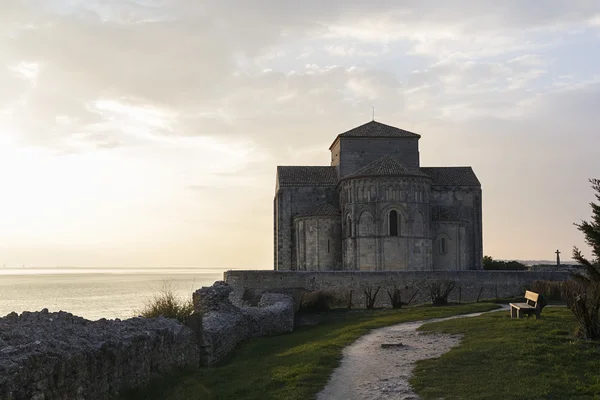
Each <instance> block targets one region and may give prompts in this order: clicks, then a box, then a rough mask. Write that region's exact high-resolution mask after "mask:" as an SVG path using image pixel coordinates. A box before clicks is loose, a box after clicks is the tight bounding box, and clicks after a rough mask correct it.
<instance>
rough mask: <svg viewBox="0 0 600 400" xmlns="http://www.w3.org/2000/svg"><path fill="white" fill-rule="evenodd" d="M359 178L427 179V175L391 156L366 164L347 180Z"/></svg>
mask: <svg viewBox="0 0 600 400" xmlns="http://www.w3.org/2000/svg"><path fill="white" fill-rule="evenodd" d="M361 176H420V177H424V178H429V175H427V174H425V173H423V172H421V171H420V170H419V169H418V168H410V167H407V166H406V165H404V164H402V163H401V162H400V161H398V160H397V159H396V158H394V157H392V156H389V155H388V156H383V157H381V158H378V159H377V160H375V161H373V162H372V163H370V164H367V165H366V166H365V167H363V168H361V169H359V170H358V171H356V172H355V173H353V174H352V175H349V176H347V178H357V177H361Z"/></svg>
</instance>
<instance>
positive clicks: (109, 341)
mask: <svg viewBox="0 0 600 400" xmlns="http://www.w3.org/2000/svg"><path fill="white" fill-rule="evenodd" d="M198 365H199V351H198V346H197V344H196V338H195V335H194V332H193V331H192V330H191V329H189V328H187V327H185V326H183V325H181V324H180V323H179V322H177V321H176V320H173V319H167V318H152V319H145V318H132V319H128V320H123V321H120V320H104V319H102V320H99V321H88V320H86V319H84V318H80V317H77V316H74V315H72V314H69V313H66V312H58V313H50V312H48V310H46V309H44V310H42V311H41V312H24V313H22V314H21V315H17V314H16V313H11V314H9V315H7V316H6V317H4V318H0V399H8V400H18V399H38V400H42V399H43V400H50V399H61V400H62V399H65V400H66V399H69V400H71V399H73V400H79V399H87V400H89V399H109V398H112V397H114V396H115V395H116V394H118V393H119V392H120V391H121V390H122V389H126V388H133V387H140V386H143V385H145V384H147V383H148V381H149V380H150V378H151V377H153V376H156V375H161V374H165V373H168V372H171V371H173V370H176V369H179V368H186V367H197V366H198Z"/></svg>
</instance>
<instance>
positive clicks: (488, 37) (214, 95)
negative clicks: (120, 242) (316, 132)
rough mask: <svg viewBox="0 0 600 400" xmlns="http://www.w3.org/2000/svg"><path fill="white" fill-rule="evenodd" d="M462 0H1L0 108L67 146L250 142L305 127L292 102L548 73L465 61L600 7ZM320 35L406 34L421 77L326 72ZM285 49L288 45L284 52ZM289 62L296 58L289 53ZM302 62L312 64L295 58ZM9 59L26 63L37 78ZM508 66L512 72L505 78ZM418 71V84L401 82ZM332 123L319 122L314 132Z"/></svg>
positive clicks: (383, 104) (524, 43)
mask: <svg viewBox="0 0 600 400" xmlns="http://www.w3.org/2000/svg"><path fill="white" fill-rule="evenodd" d="M484 3H485V4H484ZM461 4H462V5H461V7H460V8H458V7H455V6H452V7H451V6H449V5H446V4H445V3H440V4H439V5H438V6H436V7H430V6H426V5H425V4H423V3H422V2H416V1H409V2H402V3H401V4H400V3H398V2H395V1H383V2H378V3H377V4H368V3H364V2H359V1H350V2H342V1H332V2H327V3H320V2H316V1H308V2H303V3H302V4H298V3H296V2H289V1H255V2H241V3H240V2H233V1H219V2H217V1H214V2H213V1H211V2H202V3H198V2H188V1H182V0H179V1H176V0H164V1H160V2H159V1H155V2H146V3H144V4H142V3H141V2H134V1H128V2H117V1H103V2H72V3H71V4H70V5H65V3H62V2H59V1H49V2H44V3H41V2H39V1H29V2H21V1H12V0H11V1H8V2H3V4H2V6H0V7H1V11H2V12H0V15H2V17H0V18H1V22H2V23H1V24H0V26H3V27H5V28H4V37H3V38H2V39H1V42H0V48H1V49H2V50H0V60H4V63H5V64H6V65H10V66H11V68H6V69H5V70H3V71H2V72H0V84H2V87H3V89H4V88H7V90H3V93H2V95H1V96H0V107H3V108H4V109H5V112H6V110H7V109H8V110H9V112H10V114H11V118H10V123H11V125H12V126H13V129H14V130H17V131H18V132H19V134H20V137H21V138H22V139H23V140H25V141H30V142H33V143H36V144H42V145H48V146H52V145H54V146H65V145H68V144H67V142H69V140H70V137H71V136H76V137H79V138H85V137H90V138H92V137H95V136H94V135H95V134H97V133H98V132H99V131H100V132H101V133H102V134H104V135H109V132H110V135H112V136H113V138H112V139H111V143H113V144H114V145H117V144H125V143H128V141H130V140H131V139H130V138H128V137H129V136H131V132H130V131H131V129H129V128H127V127H131V126H132V125H136V126H137V128H136V129H137V130H138V131H140V130H143V129H146V128H147V129H148V132H149V134H157V135H160V134H167V135H181V136H189V135H216V134H221V135H227V134H229V133H231V132H238V133H244V132H247V131H248V130H249V128H252V129H253V130H255V129H258V130H259V131H263V132H265V133H264V135H263V134H258V135H257V137H256V139H257V141H259V142H261V141H270V140H271V139H272V134H271V133H270V128H269V125H271V124H272V123H274V122H276V123H278V124H281V123H285V122H284V121H280V120H279V119H278V118H277V117H276V116H277V115H281V114H286V115H290V114H291V115H290V117H289V119H288V121H289V123H290V124H298V123H299V124H304V123H306V122H297V121H295V119H296V118H299V116H295V115H294V114H297V112H295V110H298V109H302V108H299V107H306V108H303V110H304V111H303V114H304V115H305V116H306V115H311V116H313V118H314V119H313V121H314V122H313V123H315V124H316V123H317V122H319V123H320V122H322V121H321V120H322V119H324V118H321V117H319V116H321V115H328V116H329V118H330V119H340V118H342V116H343V115H346V114H347V113H349V112H355V110H356V108H360V109H365V110H366V111H364V112H363V113H362V114H361V115H368V114H369V112H368V110H369V108H370V106H368V105H367V103H373V102H374V101H375V100H377V103H379V104H378V105H377V108H378V109H379V110H380V111H384V110H386V108H387V109H388V110H390V112H391V115H392V116H393V115H395V114H397V113H398V111H400V110H402V109H403V107H404V106H403V103H404V102H403V96H402V95H399V94H398V91H399V88H400V87H401V86H404V89H405V90H408V91H409V92H408V93H411V92H410V91H411V90H417V89H418V88H419V87H420V88H422V89H421V92H423V93H424V89H425V88H427V89H428V94H427V95H425V94H423V93H422V97H421V98H417V99H413V101H412V103H413V104H416V103H422V104H424V105H425V104H429V99H431V98H433V97H435V96H437V95H439V93H445V94H450V93H452V94H453V95H452V96H450V97H449V98H442V99H439V101H440V102H444V101H445V103H446V104H442V105H439V106H435V108H436V109H437V110H440V112H441V113H442V115H443V114H444V112H443V110H444V109H447V108H448V107H449V106H450V104H448V103H449V102H451V103H452V105H456V104H464V105H468V104H469V102H463V101H461V100H460V99H456V98H455V97H460V93H458V92H460V91H461V90H462V88H464V85H465V82H466V81H468V82H469V83H468V85H469V88H470V89H471V90H475V89H476V87H477V86H479V87H481V88H482V90H483V89H487V88H489V87H491V85H492V84H493V83H494V82H496V81H499V80H502V79H504V81H503V82H502V85H505V89H507V88H508V89H514V90H516V89H519V88H522V87H524V86H526V85H527V84H528V83H529V82H531V81H532V80H535V79H537V78H538V77H540V76H541V75H543V74H544V69H543V67H539V65H538V67H539V68H534V67H535V66H534V65H530V68H529V69H528V70H526V71H525V70H522V69H523V66H521V69H519V68H516V67H514V66H510V67H509V66H508V65H507V64H506V63H502V62H499V63H494V62H482V61H479V60H473V58H474V57H492V56H498V55H501V54H504V53H508V52H510V53H511V54H512V53H518V52H525V51H527V52H529V53H530V50H533V49H539V48H541V47H543V46H546V45H548V44H549V43H553V42H554V41H555V40H556V37H557V36H559V34H560V32H562V31H557V29H559V28H560V27H570V26H573V25H574V24H578V23H580V22H581V21H588V20H589V15H595V14H594V13H597V12H599V11H600V10H599V6H597V5H596V4H595V3H594V2H586V1H582V2H578V3H577V4H576V6H577V7H576V6H575V4H571V3H570V4H569V6H568V7H567V6H566V5H565V3H564V2H559V1H552V2H545V3H544V7H541V8H539V7H537V6H534V5H530V3H527V4H523V3H522V2H502V3H489V2H477V1H468V2H463V3H461ZM552 32H559V33H556V34H553V33H552ZM317 41H320V42H321V43H325V45H324V46H322V47H321V48H324V49H325V52H326V53H329V55H330V56H334V57H338V56H341V55H343V56H344V57H348V56H350V57H362V58H365V57H367V58H373V57H376V58H377V57H383V56H386V54H389V52H390V48H389V47H386V44H387V43H390V42H399V41H402V42H405V43H407V44H408V46H409V49H412V50H411V51H412V52H413V53H414V54H420V55H425V56H427V57H432V58H433V60H432V62H431V63H430V65H425V66H424V67H425V68H424V69H420V74H421V75H423V74H425V75H427V74H429V75H430V77H429V78H424V77H417V76H416V75H413V76H410V77H408V84H406V82H404V81H405V79H403V77H402V76H397V75H396V74H394V73H393V72H392V71H391V70H389V69H380V68H377V67H375V66H373V65H353V64H347V63H342V64H341V65H339V67H338V69H335V68H330V69H331V70H330V71H327V70H326V69H325V67H324V65H327V64H326V62H325V63H323V62H320V61H319V60H318V59H315V58H314V57H316V56H317V55H315V54H312V53H311V51H310V50H308V49H310V48H312V46H311V45H310V43H313V42H317ZM328 43H329V44H328ZM361 43H365V44H364V45H363V44H361ZM369 43H377V44H376V45H375V46H374V47H373V45H369ZM295 48H298V53H297V54H294V53H293V52H289V49H295ZM519 56H520V55H518V54H517V55H516V57H514V58H517V57H519ZM296 58H300V59H299V60H297V61H298V62H301V63H298V62H295V63H294V62H292V61H291V60H292V59H293V60H296ZM304 60H306V61H304ZM302 61H304V62H302ZM471 61H475V62H471ZM530 61H531V60H530ZM307 62H308V63H309V64H316V65H318V67H317V69H316V70H311V69H310V68H301V66H302V67H303V66H304V64H307ZM444 62H445V64H444ZM515 62H516V61H513V63H515ZM538 62H541V63H543V61H540V60H538ZM277 63H284V64H285V63H287V64H288V65H287V68H286V70H284V71H281V72H283V74H280V75H276V73H273V74H271V75H269V74H268V73H262V72H261V71H263V70H265V69H267V70H268V69H271V71H273V69H272V68H273V67H272V66H269V64H277ZM291 64H293V65H291ZM521 64H522V63H521ZM15 65H17V66H18V65H20V66H27V65H29V66H31V65H35V66H36V68H37V70H36V79H35V84H33V83H32V82H31V79H30V78H27V76H23V74H22V73H21V74H19V73H18V72H16V71H15V68H14V66H15ZM265 65H266V66H265ZM353 66H355V67H358V68H356V69H355V70H352V67H353ZM494 68H496V69H494ZM275 70H277V71H279V70H281V68H276V69H275ZM292 70H293V71H295V72H294V73H293V74H292V73H290V71H292ZM509 70H510V71H511V72H515V73H516V74H517V75H516V76H514V77H512V78H510V79H508V78H505V76H504V75H505V74H506V72H507V71H509ZM352 71H353V72H352ZM240 73H241V75H240ZM486 74H487V76H486ZM503 74H504V75H503ZM394 75H396V76H394ZM417 75H418V74H417ZM419 80H421V81H422V84H421V85H417V86H415V85H411V81H414V82H416V81H419ZM484 80H488V81H484ZM458 89H461V90H458ZM495 89H498V88H495ZM413 95H414V92H413ZM102 101H116V102H119V103H120V104H123V105H124V106H125V107H130V108H129V109H128V110H130V111H131V110H133V108H135V107H142V108H143V107H146V106H149V107H151V108H153V109H154V110H156V112H157V113H159V114H161V115H170V116H172V117H170V118H168V120H165V122H164V124H163V126H160V127H156V126H146V125H144V124H141V125H140V124H139V117H137V116H136V115H135V112H133V111H132V114H128V113H120V114H119V116H116V115H115V113H114V112H107V111H106V110H104V111H102V110H98V109H97V107H96V105H97V104H98V102H102ZM332 103H339V104H338V105H333V104H332ZM132 107H133V108H132ZM428 107H429V108H432V106H431V104H429V105H428ZM392 110H394V111H392ZM31 115H35V116H36V118H34V119H32V118H31V117H30V116H31ZM260 115H264V116H265V117H264V119H263V120H262V122H258V121H259V119H260V118H259V117H258V116H260ZM382 115H383V114H382ZM57 119H58V120H57ZM357 120H358V118H357ZM60 121H62V122H60ZM65 121H68V123H65ZM150 125H152V124H150ZM264 125H268V126H267V127H266V129H265V127H264ZM340 125H342V124H333V123H329V124H327V123H325V125H324V128H329V127H333V126H340ZM278 129H279V131H281V127H279V128H278ZM293 130H294V131H295V129H293ZM92 142H94V140H92Z"/></svg>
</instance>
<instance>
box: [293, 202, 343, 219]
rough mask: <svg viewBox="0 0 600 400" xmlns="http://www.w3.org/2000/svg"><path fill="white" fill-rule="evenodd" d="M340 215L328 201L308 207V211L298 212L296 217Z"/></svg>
mask: <svg viewBox="0 0 600 400" xmlns="http://www.w3.org/2000/svg"><path fill="white" fill-rule="evenodd" d="M339 215H340V210H338V209H337V208H335V207H334V206H332V205H331V204H329V203H321V204H318V205H317V206H316V207H314V208H312V209H310V210H309V211H308V212H304V213H300V214H298V215H296V217H330V216H333V217H337V216H339Z"/></svg>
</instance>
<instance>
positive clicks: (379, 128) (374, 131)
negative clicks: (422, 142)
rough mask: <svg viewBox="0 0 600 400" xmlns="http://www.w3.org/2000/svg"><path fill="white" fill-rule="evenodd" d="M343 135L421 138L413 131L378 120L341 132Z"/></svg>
mask: <svg viewBox="0 0 600 400" xmlns="http://www.w3.org/2000/svg"><path fill="white" fill-rule="evenodd" d="M339 136H341V137H412V138H420V137H421V135H418V134H416V133H413V132H409V131H405V130H404V129H400V128H396V127H393V126H390V125H386V124H382V123H381V122H377V121H369V122H367V123H366V124H363V125H361V126H357V127H356V128H354V129H350V130H349V131H347V132H344V133H341V134H340V135H339Z"/></svg>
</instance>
